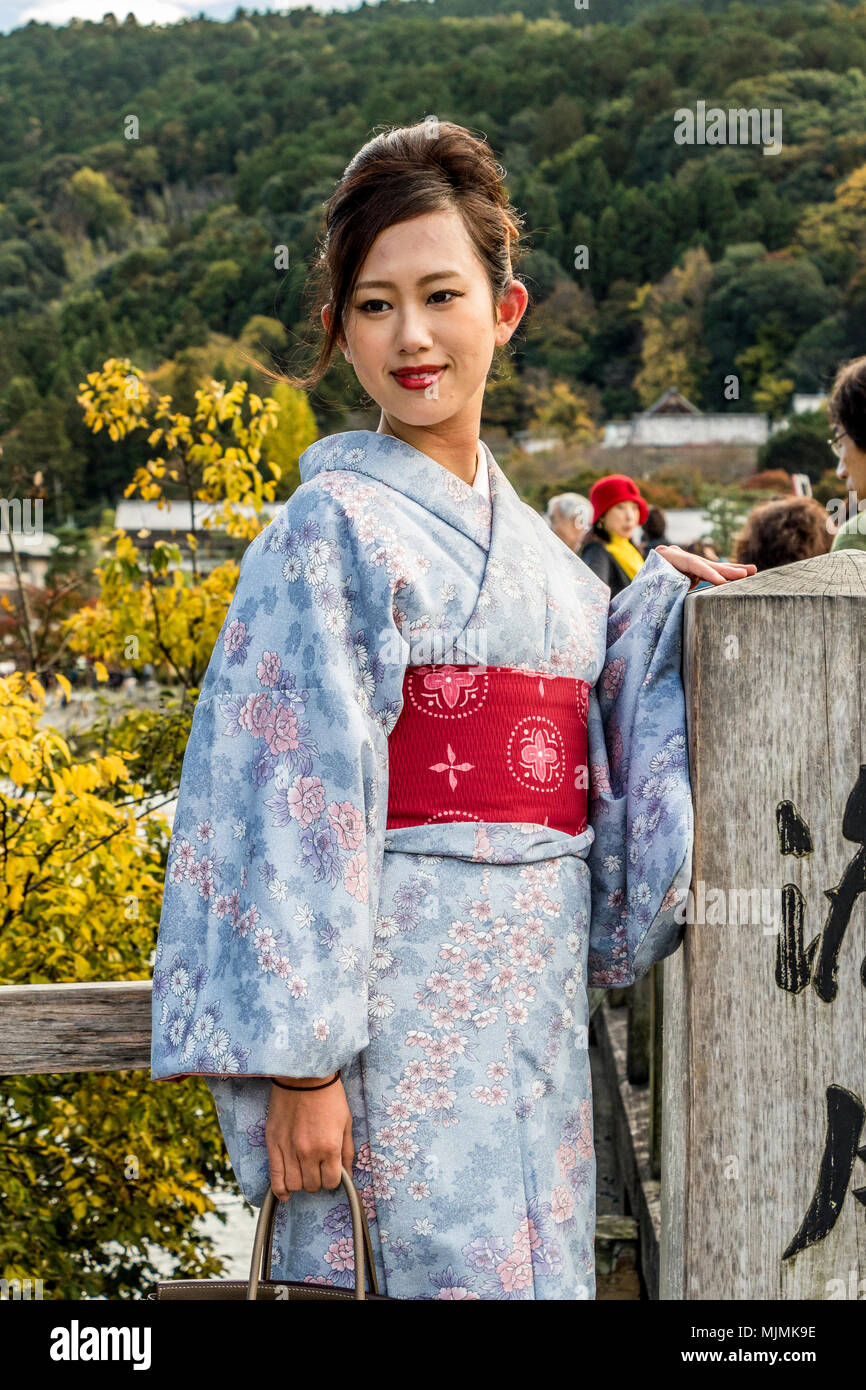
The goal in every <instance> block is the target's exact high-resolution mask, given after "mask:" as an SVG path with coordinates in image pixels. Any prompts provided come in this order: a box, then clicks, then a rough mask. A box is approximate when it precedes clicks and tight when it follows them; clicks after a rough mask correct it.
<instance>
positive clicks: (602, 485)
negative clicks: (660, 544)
mask: <svg viewBox="0 0 866 1390" xmlns="http://www.w3.org/2000/svg"><path fill="white" fill-rule="evenodd" d="M589 500H590V502H591V503H592V515H593V523H592V526H591V527H590V529H589V531H588V533H587V536H586V539H585V540H584V542H583V545H582V546H581V548H580V551H579V554H580V558H581V560H583V562H584V564H586V565H588V566H589V568H590V569H591V570H592V572H593V574H597V575H598V577H599V579H600V580H602V582H603V583H604V584H607V586H608V588H609V589H610V596H611V598H613V596H614V595H615V594H618V593H619V592H620V591H621V590H622V589H624V588H625V587H626V585H628V584H630V583H631V581H632V580H633V579H634V577H635V575H636V574H637V572H638V570H639V569H640V567H641V565H642V564H643V562H644V557H643V555H641V553H640V551H639V550H638V548H637V546H635V545H632V543H631V540H630V537H631V534H632V532H633V531H634V530H635V528H636V527H637V526H643V524H644V522H645V521H646V519H647V513H648V512H649V507H648V506H647V504H646V502H645V501H644V499H643V498H642V497H641V495H640V492H639V490H638V486H637V483H636V482H635V481H634V479H633V478H628V477H626V475H625V474H624V473H610V474H608V476H607V477H605V478H599V480H598V482H597V483H593V485H592V487H591V488H590V491H589Z"/></svg>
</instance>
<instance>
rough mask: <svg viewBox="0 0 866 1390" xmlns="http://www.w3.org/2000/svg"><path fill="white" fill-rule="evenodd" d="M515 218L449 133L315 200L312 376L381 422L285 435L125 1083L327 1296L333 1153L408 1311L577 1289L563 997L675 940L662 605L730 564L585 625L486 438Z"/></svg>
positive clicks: (356, 166) (345, 1221) (539, 524)
mask: <svg viewBox="0 0 866 1390" xmlns="http://www.w3.org/2000/svg"><path fill="white" fill-rule="evenodd" d="M516 236H517V223H516V218H515V215H514V211H513V209H511V208H510V207H509V205H508V203H507V201H506V197H505V193H504V190H503V187H502V183H501V180H500V176H499V173H498V171H497V167H496V165H495V162H494V158H493V154H492V152H491V150H490V149H489V147H488V146H487V145H486V144H485V143H484V142H482V141H480V140H477V139H475V138H473V137H472V136H471V135H470V134H469V132H467V131H466V130H464V129H463V128H461V127H459V126H455V125H452V124H450V123H447V122H444V121H443V122H439V123H438V125H437V127H436V128H435V129H433V128H431V125H430V124H429V123H426V122H425V123H424V124H421V125H418V126H414V127H410V128H406V129H398V130H392V131H391V132H389V133H386V134H383V135H380V136H377V137H376V138H375V139H374V140H372V141H370V142H369V143H368V144H366V145H365V146H364V147H363V149H362V150H361V151H360V152H359V153H358V154H357V155H356V157H355V158H354V159H353V160H352V162H351V164H350V165H349V167H348V168H347V170H346V172H345V174H344V175H343V178H342V180H341V181H340V183H339V185H338V187H337V189H336V191H335V193H334V194H333V196H332V198H331V199H330V202H329V204H328V208H327V238H326V241H325V245H324V251H323V257H322V263H321V270H322V273H323V276H324V280H325V296H326V302H325V304H324V307H323V308H322V311H321V316H322V322H323V324H324V327H325V331H326V338H325V342H324V345H323V348H322V353H321V356H320V359H319V362H318V364H317V372H318V373H319V375H321V372H323V371H324V370H325V367H326V365H327V362H328V360H329V358H330V355H331V352H332V350H333V348H334V347H335V346H338V347H339V349H340V350H341V351H342V352H343V353H344V354H345V356H346V358H347V360H348V361H350V362H351V363H352V364H353V367H354V370H355V372H356V373H357V376H358V380H359V381H360V383H361V385H362V386H363V387H364V388H365V390H366V391H367V392H368V393H369V395H370V396H371V397H372V398H373V399H374V400H375V401H376V402H377V403H378V405H379V406H380V409H381V417H380V421H379V426H378V429H377V430H376V431H371V430H363V429H362V430H352V431H349V432H348V433H344V434H338V435H336V436H332V437H330V438H325V439H321V440H319V441H318V443H316V444H313V445H312V446H311V447H310V448H309V449H307V450H306V451H305V452H304V454H303V455H302V456H301V459H300V473H301V479H302V482H301V486H300V487H299V488H298V489H297V490H296V491H295V493H294V494H293V495H292V497H291V498H290V499H289V501H288V502H287V503H286V505H285V506H284V507H283V509H282V510H281V511H280V513H279V514H278V515H277V516H276V517H275V518H274V520H273V521H272V522H271V523H270V525H269V526H267V527H266V528H265V530H264V531H263V532H262V533H261V534H260V535H259V536H257V537H256V539H255V540H254V541H253V542H252V544H251V545H250V546H249V547H248V549H247V551H246V553H245V555H244V558H243V561H242V566H241V574H240V580H239V583H238V587H237V591H236V593H235V595H234V599H233V601H232V604H231V607H230V609H229V611H228V614H227V616H226V619H225V623H224V625H223V628H222V630H221V633H220V636H219V640H218V642H217V645H216V648H215V650H214V654H213V657H212V659H211V662H210V665H209V667H208V670H207V673H206V676H205V679H204V683H203V686H202V690H201V695H200V698H199V701H198V704H197V706H196V710H195V717H194V721H193V727H192V733H191V736H190V740H189V744H188V747H187V751H186V756H185V759H184V766H183V774H182V780H181V785H180V794H179V800H178V806H177V811H176V816H175V822H174V829H173V835H172V843H171V851H170V859H169V865H168V873H167V877H166V886H165V896H164V901H163V909H162V920H161V925H160V934H159V943H158V948H157V961H156V968H155V973H154V1019H153V1057H152V1074H153V1076H154V1078H157V1079H171V1078H180V1077H184V1076H192V1075H201V1076H206V1077H207V1079H208V1083H209V1085H210V1089H211V1091H212V1093H213V1096H214V1099H215V1102H216V1105H217V1109H218V1114H219V1119H220V1123H221V1126H222V1129H223V1133H224V1136H225V1139H226V1143H227V1146H228V1151H229V1156H230V1158H231V1162H232V1166H233V1168H234V1170H235V1173H236V1175H237V1177H238V1181H239V1183H240V1186H241V1188H242V1190H243V1192H244V1193H245V1195H246V1196H247V1197H248V1199H249V1200H250V1201H251V1202H253V1203H254V1204H258V1203H260V1202H261V1200H262V1198H263V1196H264V1194H265V1192H266V1191H267V1186H268V1183H269V1182H270V1183H271V1184H272V1186H273V1188H274V1190H275V1192H276V1194H277V1196H278V1197H280V1198H281V1199H283V1201H282V1203H281V1206H280V1208H279V1219H278V1222H277V1227H276V1238H275V1261H274V1275H275V1277H286V1278H292V1279H302V1280H308V1281H310V1282H316V1283H331V1284H337V1285H341V1286H348V1285H350V1284H351V1283H352V1281H353V1276H354V1267H353V1260H352V1247H351V1228H350V1224H349V1213H348V1207H347V1204H346V1202H345V1200H344V1199H343V1195H342V1192H341V1191H340V1190H339V1189H338V1182H339V1177H340V1165H341V1161H342V1163H343V1164H344V1165H345V1166H346V1167H347V1168H348V1169H349V1170H350V1171H351V1172H352V1175H353V1178H354V1181H355V1183H356V1185H357V1187H358V1189H359V1191H360V1193H361V1196H362V1198H363V1201H364V1205H365V1209H366V1211H367V1215H368V1218H369V1220H370V1222H371V1223H372V1226H371V1229H372V1234H373V1244H374V1249H375V1259H376V1265H377V1273H378V1276H379V1281H380V1289H381V1291H382V1292H387V1293H388V1294H390V1295H391V1296H392V1297H397V1298H406V1299H461V1298H470V1299H497V1298H499V1299H501V1298H515V1299H516V1298H519V1299H574V1298H592V1297H593V1296H594V1291H595V1283H594V1272H593V1271H594V1266H593V1236H594V1223H595V1160H594V1154H593V1139H592V1104H591V1093H590V1071H589V1061H588V1053H587V1018H588V1016H587V986H589V985H625V984H629V983H630V982H631V981H633V980H635V979H637V978H639V977H640V976H641V975H643V974H644V972H645V971H646V970H647V969H648V968H649V966H650V964H651V963H652V962H653V961H654V960H658V959H659V958H660V957H662V956H665V955H667V954H669V953H670V952H671V951H673V950H674V949H675V948H676V946H677V944H678V942H679V939H680V932H681V928H680V927H678V925H677V924H676V921H675V918H674V908H675V905H676V902H677V899H678V894H679V893H684V892H685V890H686V889H687V888H688V885H689V878H690V867H691V843H692V815H691V802H690V796H689V781H688V771H687V763H686V748H685V730H684V703H683V691H682V686H681V683H680V628H681V610H682V600H683V597H684V595H685V594H686V593H687V592H688V589H689V587H690V581H689V576H693V577H694V582H697V579H698V578H699V577H701V576H704V577H707V578H709V579H711V580H712V582H714V583H719V584H721V583H724V582H725V580H726V579H727V580H731V579H736V578H738V577H742V576H743V575H744V574H745V573H747V571H748V570H749V569H752V568H754V567H753V566H735V565H712V564H710V563H708V562H707V561H704V560H701V559H699V558H697V557H694V556H687V555H685V554H684V553H683V552H682V551H680V550H678V549H677V548H676V547H666V548H664V553H663V554H662V553H660V551H659V550H656V551H655V552H654V554H653V555H652V556H651V557H650V559H649V560H648V561H647V562H646V564H645V565H644V567H643V569H642V570H641V573H640V575H639V576H638V578H637V579H636V580H635V582H634V583H633V584H632V585H631V586H630V588H629V590H628V593H627V595H624V596H623V599H622V600H619V601H617V602H616V603H614V604H610V605H609V591H608V589H607V588H606V587H605V585H604V584H602V583H600V582H599V580H598V579H597V578H596V577H595V575H593V574H592V573H591V572H590V570H588V569H587V567H586V566H585V565H584V564H583V563H582V562H581V561H580V560H579V559H578V558H577V556H576V555H574V554H573V553H572V552H570V551H569V550H568V549H567V547H566V546H564V545H563V544H562V543H561V541H560V540H559V539H558V538H557V537H556V536H555V535H553V534H552V532H551V531H550V530H549V528H548V526H547V525H546V523H545V520H544V518H543V517H542V516H540V515H538V514H537V513H536V512H535V511H534V510H533V509H532V508H530V507H529V506H527V505H526V504H525V503H523V502H522V501H521V500H520V498H519V497H518V496H517V494H516V492H515V491H514V489H513V488H512V486H511V484H510V483H509V481H508V479H507V477H506V476H505V474H504V472H503V471H502V470H501V469H500V467H499V465H498V464H497V463H496V460H495V459H494V458H493V456H492V454H491V453H490V450H489V449H488V448H487V446H486V445H485V444H484V443H483V442H481V441H480V440H479V437H478V436H479V424H480V417H481V405H482V399H483V395H484V388H485V382H486V379H487V374H488V370H489V368H490V365H491V361H492V358H493V354H494V349H495V348H496V346H497V345H502V344H505V343H506V342H508V340H509V339H510V337H511V336H512V334H513V333H514V330H515V329H516V328H517V325H518V323H519V321H520V318H521V316H522V314H523V312H524V310H525V308H526V304H527V298H528V296H527V292H526V290H525V288H524V286H523V285H522V284H521V283H520V281H519V280H517V279H515V278H514V275H513V268H512V266H513V256H514V254H515V251H516V247H515V246H514V238H515V237H516ZM308 380H309V379H308ZM335 1189H336V1190H335ZM292 1194H295V1195H294V1196H293V1198H292V1200H291V1201H285V1200H284V1199H286V1198H288V1197H290V1196H292ZM377 1237H378V1238H377Z"/></svg>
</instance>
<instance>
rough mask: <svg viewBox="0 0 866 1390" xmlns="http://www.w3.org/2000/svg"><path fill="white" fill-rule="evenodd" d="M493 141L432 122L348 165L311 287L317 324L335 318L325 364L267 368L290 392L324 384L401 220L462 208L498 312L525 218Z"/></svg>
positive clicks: (373, 144) (386, 140)
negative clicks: (359, 290) (387, 235)
mask: <svg viewBox="0 0 866 1390" xmlns="http://www.w3.org/2000/svg"><path fill="white" fill-rule="evenodd" d="M504 173H505V170H504V169H502V167H501V166H500V165H498V164H497V163H496V161H495V159H494V157H493V151H492V149H491V148H490V146H489V145H488V144H487V142H486V140H483V139H479V138H477V137H476V136H474V135H472V134H471V133H470V131H468V130H467V129H466V128H465V127H464V126H460V125H455V124H454V122H453V121H440V120H438V119H428V120H426V121H421V122H419V123H418V124H417V125H412V126H399V127H393V128H391V129H389V130H386V131H383V132H382V134H380V135H377V136H375V137H374V138H373V139H372V140H368V141H367V143H366V145H363V146H362V148H361V149H360V150H359V151H358V153H357V154H356V155H355V156H354V158H353V159H352V160H351V161H350V163H349V164H348V165H347V167H346V169H345V171H344V173H343V175H342V178H341V179H340V181H339V183H338V184H337V187H336V189H335V190H334V192H333V193H332V194H331V197H330V199H329V200H328V203H327V205H326V207H325V235H324V240H323V241H321V243H320V250H319V255H318V259H317V261H316V264H315V266H314V268H313V272H312V277H311V281H310V285H309V286H308V288H310V287H311V288H312V290H313V292H314V296H315V304H314V308H313V311H312V313H311V321H312V322H313V323H318V324H319V326H320V327H321V323H320V316H321V309H322V306H323V305H324V304H327V303H330V304H331V322H330V326H329V328H328V331H327V332H326V334H325V338H324V342H323V343H322V346H321V349H320V351H319V357H318V360H317V362H316V364H315V366H314V367H313V369H312V371H311V372H309V373H308V374H307V375H306V376H303V377H297V376H292V375H290V374H276V373H273V372H268V371H267V370H266V369H263V368H260V370H264V371H265V375H268V376H271V377H276V379H278V380H280V381H284V382H286V383H288V384H289V385H291V386H295V387H301V388H307V387H311V386H315V385H317V384H318V382H319V381H320V380H321V379H322V377H323V376H324V374H325V372H326V371H327V369H328V366H329V364H330V361H331V357H332V355H333V351H334V347H335V345H336V340H337V334H338V333H339V332H341V331H342V328H343V322H344V315H345V314H346V312H347V306H348V304H349V302H350V300H351V296H352V293H353V291H354V288H355V284H356V282H357V280H358V276H359V274H360V272H361V268H362V266H363V264H364V261H365V260H366V258H367V256H368V254H369V252H370V249H371V247H372V246H373V243H374V242H375V240H376V238H377V237H378V236H379V235H380V233H381V232H383V231H385V229H386V228H387V227H392V226H394V225H395V224H396V223H398V222H407V221H409V219H410V218H413V217H422V216H423V215H424V214H425V213H429V212H439V211H442V210H448V209H450V208H455V209H456V210H457V211H458V212H459V213H460V215H461V216H462V218H463V221H464V224H465V226H466V230H467V232H468V233H469V236H470V237H471V238H472V242H473V244H474V246H475V250H476V252H477V253H478V256H479V258H480V260H481V263H482V265H483V266H484V269H485V271H486V273H487V278H488V280H489V282H490V292H491V297H492V301H493V307H494V310H495V309H496V308H498V306H499V304H500V302H501V300H502V298H503V296H504V294H505V293H506V291H507V289H508V287H509V285H510V283H511V281H512V279H513V278H514V265H515V263H516V253H517V245H516V242H517V238H518V237H519V236H520V227H521V224H522V222H523V218H522V217H521V215H520V214H519V213H518V212H517V210H516V208H514V207H512V205H511V204H510V203H509V201H508V197H507V195H506V192H505V188H504V185H503V182H502V176H503V175H504Z"/></svg>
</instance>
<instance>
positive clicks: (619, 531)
mask: <svg viewBox="0 0 866 1390" xmlns="http://www.w3.org/2000/svg"><path fill="white" fill-rule="evenodd" d="M639 521H640V507H639V506H638V504H637V502H617V504H616V506H615V507H608V509H607V511H606V512H604V513H603V514H602V517H601V523H602V525H603V526H606V527H607V529H608V531H610V534H611V535H612V536H624V537H625V539H626V540H628V539H629V537H630V536H631V533H632V531H633V530H634V528H635V527H636V526H637V524H638V522H639Z"/></svg>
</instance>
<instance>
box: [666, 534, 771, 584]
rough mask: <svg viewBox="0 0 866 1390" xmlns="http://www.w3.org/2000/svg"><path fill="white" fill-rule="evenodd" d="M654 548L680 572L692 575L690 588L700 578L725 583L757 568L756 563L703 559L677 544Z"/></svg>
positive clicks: (741, 577) (697, 582) (748, 573)
mask: <svg viewBox="0 0 866 1390" xmlns="http://www.w3.org/2000/svg"><path fill="white" fill-rule="evenodd" d="M656 550H657V551H658V553H659V555H661V557H662V559H663V560H667V562H668V564H669V565H673V567H674V569H675V570H679V572H680V574H688V575H691V576H692V582H691V584H690V586H689V588H690V590H691V589H693V588H694V587H695V585H696V584H699V583H700V582H701V580H702V579H708V580H709V581H710V583H711V584H727V583H728V582H729V581H732V580H734V579H747V578H748V576H749V575H750V574H756V573H757V570H758V566H757V565H730V564H726V563H724V562H723V561H722V560H704V559H703V558H702V557H701V556H700V555H692V553H691V552H690V551H688V550H683V549H681V547H680V546H678V545H657V546H656Z"/></svg>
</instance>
